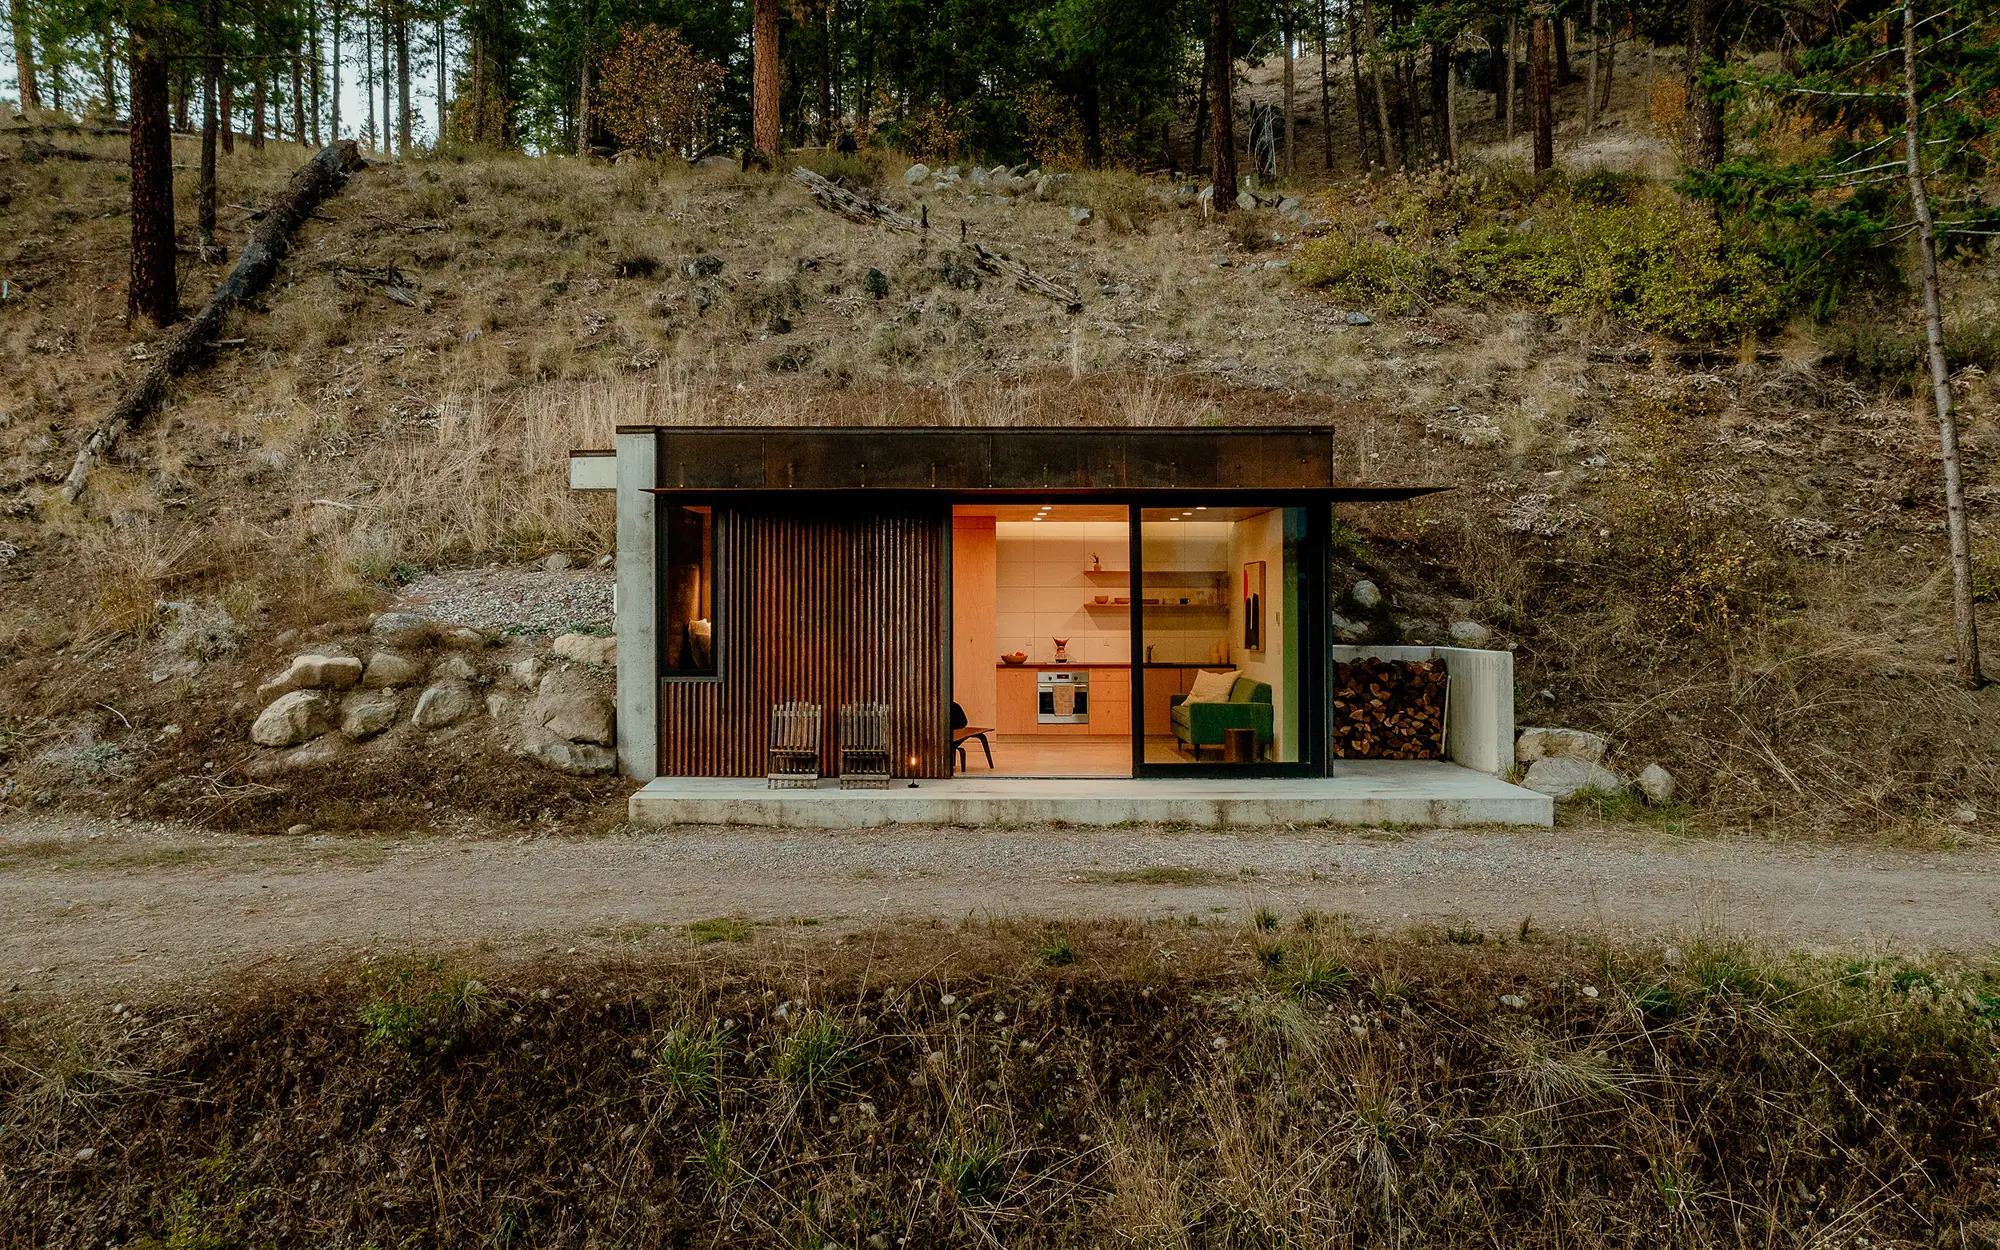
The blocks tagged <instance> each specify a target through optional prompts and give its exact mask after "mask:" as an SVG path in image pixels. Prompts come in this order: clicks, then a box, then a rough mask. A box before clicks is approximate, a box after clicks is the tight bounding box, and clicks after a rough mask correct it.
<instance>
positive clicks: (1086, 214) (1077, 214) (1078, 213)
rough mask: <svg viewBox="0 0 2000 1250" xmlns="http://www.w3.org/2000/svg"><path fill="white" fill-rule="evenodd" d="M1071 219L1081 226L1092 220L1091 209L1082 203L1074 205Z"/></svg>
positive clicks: (1070, 211) (1070, 214)
mask: <svg viewBox="0 0 2000 1250" xmlns="http://www.w3.org/2000/svg"><path fill="white" fill-rule="evenodd" d="M1069 219H1070V220H1071V221H1073V222H1075V223H1076V224H1077V225H1079V226H1080V225H1082V224H1083V223H1084V222H1086V221H1089V220H1090V210H1089V209H1087V208H1085V207H1084V206H1083V205H1081V204H1077V205H1074V206H1072V207H1071V209H1070V210H1069Z"/></svg>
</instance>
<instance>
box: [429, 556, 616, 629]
mask: <svg viewBox="0 0 2000 1250" xmlns="http://www.w3.org/2000/svg"><path fill="white" fill-rule="evenodd" d="M617 580H618V578H617V574H616V573H614V572H613V571H612V570H610V569H608V568H607V569H597V568H590V569H563V570H560V571H555V570H549V569H541V568H531V567H524V566H521V565H494V566H491V567H489V568H483V569H449V570H445V571H443V572H438V573H426V574H424V575H423V576H422V577H419V578H418V579H417V580H415V581H413V582H411V583H410V584H409V585H407V586H405V587H403V590H402V594H401V595H400V596H399V597H398V599H397V601H396V605H395V606H396V607H397V608H398V609H400V610H402V611H406V612H416V613H418V614H420V615H422V616H427V617H429V618H430V619H432V620H434V621H442V622H444V623H446V624H450V625H470V626H471V627H472V628H474V629H504V628H506V627H507V626H510V625H512V626H517V627H518V626H527V627H529V628H532V629H541V630H547V631H549V632H551V633H559V632H561V631H562V630H564V629H567V628H570V627H572V626H576V625H588V626H604V625H609V624H611V588H612V587H613V586H614V585H616V584H617Z"/></svg>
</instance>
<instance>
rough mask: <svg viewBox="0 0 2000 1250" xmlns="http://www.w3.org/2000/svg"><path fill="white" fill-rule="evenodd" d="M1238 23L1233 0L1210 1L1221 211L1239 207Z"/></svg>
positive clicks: (1212, 116) (1212, 142)
mask: <svg viewBox="0 0 2000 1250" xmlns="http://www.w3.org/2000/svg"><path fill="white" fill-rule="evenodd" d="M1235 34H1236V25H1235V23H1234V22H1232V21H1231V20H1230V16H1229V0H1208V46H1207V48H1206V49H1205V52H1206V55H1207V62H1208V78H1209V83H1208V99H1209V104H1208V144H1209V146H1210V147H1211V148H1214V149H1215V178H1214V180H1213V181H1214V186H1215V196H1214V199H1215V203H1214V208H1215V211H1216V212H1218V213H1228V212H1234V211H1235V209H1236V117H1235V110H1234V109H1233V108H1232V107H1231V104H1230V98H1231V91H1232V84H1231V82H1230V78H1231V76H1232V74H1233V72H1234V68H1235V64H1236V58H1235V57H1234V56H1232V55H1231V46H1230V44H1231V41H1232V40H1233V39H1234V37H1235Z"/></svg>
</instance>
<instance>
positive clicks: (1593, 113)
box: [1583, 0, 1597, 134]
mask: <svg viewBox="0 0 2000 1250" xmlns="http://www.w3.org/2000/svg"><path fill="white" fill-rule="evenodd" d="M1596 129H1597V0H1590V73H1589V82H1588V84H1587V85H1586V86H1585V88H1584V97H1583V133H1585V134H1589V133H1590V132H1592V131H1593V130H1596Z"/></svg>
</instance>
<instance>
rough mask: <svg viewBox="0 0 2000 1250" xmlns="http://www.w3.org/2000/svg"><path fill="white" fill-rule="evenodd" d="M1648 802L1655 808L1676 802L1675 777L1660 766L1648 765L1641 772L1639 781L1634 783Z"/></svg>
mask: <svg viewBox="0 0 2000 1250" xmlns="http://www.w3.org/2000/svg"><path fill="white" fill-rule="evenodd" d="M1634 784H1635V785H1637V786H1638V787H1639V793H1640V794H1643V795H1645V796H1646V801H1647V802H1648V803H1651V804H1653V805H1654V806H1655V807H1657V806H1659V805H1660V804H1662V803H1671V802H1673V801H1674V775H1673V774H1672V773H1670V772H1668V771H1667V770H1666V768H1665V767H1664V766H1662V765H1659V764H1648V765H1646V767H1645V768H1643V769H1641V770H1640V771H1639V779H1638V781H1637V782H1635V783H1634Z"/></svg>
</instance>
